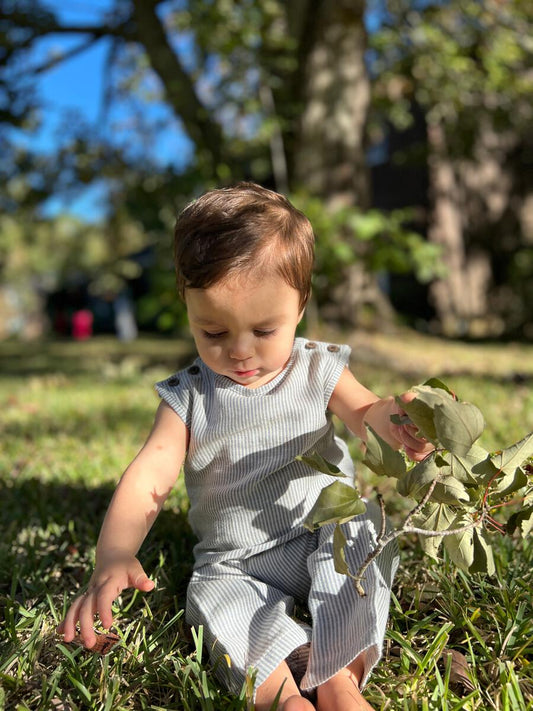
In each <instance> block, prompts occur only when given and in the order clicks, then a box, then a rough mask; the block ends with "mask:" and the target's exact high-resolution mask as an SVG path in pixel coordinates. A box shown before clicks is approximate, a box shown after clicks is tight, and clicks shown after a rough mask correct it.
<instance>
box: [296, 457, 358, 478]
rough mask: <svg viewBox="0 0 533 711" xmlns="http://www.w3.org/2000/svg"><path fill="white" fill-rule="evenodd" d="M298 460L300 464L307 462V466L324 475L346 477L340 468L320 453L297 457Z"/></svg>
mask: <svg viewBox="0 0 533 711" xmlns="http://www.w3.org/2000/svg"><path fill="white" fill-rule="evenodd" d="M296 459H297V460H298V461H300V462H305V464H308V465H309V466H310V467H312V468H313V469H315V470H316V471H318V472H322V474H330V475H331V476H336V477H339V478H341V477H346V474H343V473H342V472H341V470H340V469H339V467H338V466H336V465H335V464H332V463H331V462H328V461H327V460H326V459H324V457H323V456H322V455H320V454H319V453H318V452H313V454H302V455H299V456H297V457H296Z"/></svg>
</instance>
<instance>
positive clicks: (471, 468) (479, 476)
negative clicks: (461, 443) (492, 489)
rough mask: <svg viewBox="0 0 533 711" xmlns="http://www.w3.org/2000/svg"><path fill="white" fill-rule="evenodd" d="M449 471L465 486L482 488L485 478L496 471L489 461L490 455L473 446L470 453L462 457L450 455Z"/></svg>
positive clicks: (484, 450)
mask: <svg viewBox="0 0 533 711" xmlns="http://www.w3.org/2000/svg"><path fill="white" fill-rule="evenodd" d="M450 471H451V473H452V474H453V476H454V477H455V478H456V479H459V481H462V482H463V484H466V485H467V486H482V485H483V483H484V481H485V477H486V476H487V475H488V476H489V478H490V477H491V476H492V475H493V474H494V473H495V471H496V469H495V468H494V465H493V464H492V462H491V461H490V454H489V453H488V452H487V450H486V449H483V447H479V446H478V445H473V446H472V448H471V449H470V451H469V452H468V453H467V454H465V455H464V456H462V457H459V456H457V455H456V454H451V455H450Z"/></svg>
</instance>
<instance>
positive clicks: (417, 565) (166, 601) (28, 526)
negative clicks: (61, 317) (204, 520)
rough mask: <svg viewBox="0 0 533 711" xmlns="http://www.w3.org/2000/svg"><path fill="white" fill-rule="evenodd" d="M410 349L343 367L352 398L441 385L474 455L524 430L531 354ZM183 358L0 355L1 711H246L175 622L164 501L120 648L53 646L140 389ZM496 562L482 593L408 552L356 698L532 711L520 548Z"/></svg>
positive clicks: (526, 586) (382, 485)
mask: <svg viewBox="0 0 533 711" xmlns="http://www.w3.org/2000/svg"><path fill="white" fill-rule="evenodd" d="M416 338H418V337H414V336H411V335H405V334H404V335H402V336H401V337H398V336H397V335H396V336H394V335H393V336H391V337H390V338H389V340H388V341H387V340H384V341H380V342H379V343H375V342H372V343H370V345H369V342H365V349H361V352H360V353H358V352H357V349H355V351H354V352H355V358H354V363H353V366H354V370H355V371H356V372H357V374H358V376H359V378H360V380H361V381H362V382H364V383H365V384H367V385H368V386H369V387H371V388H373V389H375V390H376V391H377V392H379V393H381V394H387V393H390V392H400V391H402V390H404V389H406V388H407V387H408V386H409V385H412V384H415V383H417V382H420V381H422V380H423V379H424V378H426V377H428V376H430V375H441V376H442V377H443V378H444V379H445V381H446V382H447V384H448V385H449V386H450V387H452V389H454V390H455V391H456V392H457V393H458V394H459V396H460V397H461V398H462V399H465V400H470V401H471V402H474V403H475V404H477V405H478V407H480V409H481V410H482V412H483V413H484V414H485V417H486V419H487V429H486V432H485V433H484V435H483V439H484V441H483V444H484V445H485V446H486V447H487V448H490V449H495V448H498V447H500V446H503V445H506V444H510V443H511V442H514V441H516V440H517V439H520V438H521V437H523V436H524V435H525V434H527V433H528V432H529V431H531V430H533V393H532V388H531V373H530V372H529V371H528V370H527V368H528V367H529V366H528V364H533V347H529V348H528V347H526V346H524V347H520V348H519V349H518V351H519V352H518V355H517V356H516V360H512V358H511V359H509V358H508V357H507V354H506V348H507V347H505V346H502V347H500V348H496V347H495V346H491V347H490V349H488V352H487V353H485V351H484V350H482V347H481V346H476V349H477V350H474V353H473V352H472V347H467V346H460V345H459V344H443V343H441V342H437V341H435V340H434V339H426V340H423V341H421V342H418V341H416V340H415V341H413V339H416ZM413 342H415V346H413ZM417 343H418V348H419V350H418V352H419V353H421V354H423V357H421V358H420V360H418V359H417V357H416V353H417V349H416V344H417ZM354 345H355V344H354ZM370 348H373V349H374V351H373V355H372V354H371V353H370V351H369V349H370ZM432 348H434V349H435V350H434V357H433V358H432V357H431V353H432V351H431V349H432ZM452 348H453V350H452V351H451V350H449V349H452ZM447 349H448V350H447ZM189 353H190V346H189V345H188V344H183V343H172V342H169V341H162V340H142V341H140V342H139V343H137V344H134V345H133V346H125V345H124V344H119V343H117V342H116V341H113V340H106V339H97V340H93V341H91V342H89V343H82V344H76V343H69V342H64V343H51V344H43V345H37V346H35V345H28V346H21V345H19V344H15V343H4V344H0V372H1V373H2V375H1V376H0V406H1V411H2V418H1V424H0V436H1V441H2V448H1V450H0V501H1V508H0V517H1V528H0V530H1V532H2V536H1V538H0V608H1V609H0V710H1V709H7V710H10V711H11V709H13V710H17V709H21V710H22V709H29V710H31V711H37V710H41V709H43V710H44V709H58V710H59V709H69V710H70V709H73V710H74V709H95V710H96V709H98V710H102V711H103V710H104V709H109V710H111V709H113V711H114V710H115V709H153V710H154V711H155V710H156V709H176V710H185V711H186V710H188V709H191V710H192V709H216V710H217V711H218V710H222V711H232V710H235V711H237V710H238V709H245V708H246V704H247V702H246V694H245V692H244V691H243V693H242V694H241V698H234V697H231V696H230V695H229V694H228V693H227V692H225V691H224V690H223V689H222V688H221V687H220V686H219V685H218V684H217V683H216V681H215V680H214V678H213V675H212V673H211V670H210V669H209V666H208V665H206V663H205V651H202V649H201V644H200V642H199V640H197V639H194V638H193V637H192V636H191V634H190V632H189V630H188V629H187V626H186V624H185V623H184V620H183V604H184V594H185V589H186V585H187V579H188V576H189V573H190V569H191V563H192V560H191V548H192V545H193V539H192V536H191V533H190V531H189V529H188V526H187V522H186V511H187V501H186V497H185V494H184V492H183V489H182V488H180V487H178V488H177V489H176V490H175V491H174V492H173V494H172V495H171V497H170V498H169V500H168V502H167V504H166V506H165V509H164V510H163V512H162V513H161V515H160V517H159V518H158V520H157V522H156V524H155V526H154V529H153V530H152V532H151V534H150V536H149V538H148V539H147V541H146V543H145V545H144V547H143V549H142V551H141V554H140V555H141V559H142V561H143V564H144V565H145V567H146V569H147V570H148V571H149V573H150V575H151V576H152V577H153V578H154V579H155V581H156V583H157V587H156V590H155V591H153V592H152V593H150V594H147V595H140V594H137V593H133V592H126V593H124V594H123V595H122V597H121V599H120V600H119V601H118V604H117V607H116V621H117V632H118V634H119V636H120V642H119V643H118V644H117V645H116V646H115V647H114V648H113V650H112V651H111V652H110V653H109V654H108V655H107V656H100V655H95V654H92V653H89V652H87V651H85V650H84V649H82V648H79V647H75V646H74V645H65V644H63V643H62V642H61V639H60V638H59V637H58V636H57V635H56V634H55V626H56V625H57V623H58V622H59V620H60V619H61V617H62V615H63V613H64V611H65V609H66V607H67V605H68V601H69V600H70V599H71V598H72V596H73V595H75V594H76V593H77V591H79V590H80V589H81V588H82V587H83V585H84V584H85V583H86V581H87V579H88V577H89V575H90V569H91V565H92V560H93V554H94V545H95V542H96V537H97V535H98V530H99V527H100V524H101V521H102V517H103V515H104V512H105V509H106V506H107V503H108V501H109V499H110V497H111V494H112V492H113V488H114V486H115V483H116V481H117V479H118V477H119V476H120V473H121V471H122V470H123V468H124V467H125V465H126V464H127V463H128V462H129V461H130V460H131V458H132V457H133V456H134V455H135V454H136V452H137V450H138V448H139V446H140V445H141V444H142V442H143V440H144V438H145V436H146V435H147V433H148V431H149V428H150V425H151V421H152V417H153V412H154V410H155V408H156V406H157V398H156V395H155V393H154V392H153V390H152V385H153V383H154V382H155V381H156V380H157V379H159V378H162V377H165V376H166V375H168V374H169V372H171V371H172V370H174V369H176V368H178V367H181V365H183V364H184V363H185V362H186V361H187V358H188V357H189V355H188V354H189ZM391 353H394V362H391V357H390V354H391ZM447 353H448V354H449V356H450V357H449V359H447V357H446V356H447ZM512 353H513V354H515V350H513V351H512ZM483 354H485V355H483ZM514 357H515V356H514V355H513V358H514ZM480 362H482V363H483V367H480ZM459 363H462V364H463V366H462V367H458V364H459ZM505 363H507V364H508V365H507V366H505ZM491 364H493V365H494V368H493V369H491ZM502 364H503V365H502ZM355 451H356V448H355V445H354V452H355ZM361 476H362V484H361V488H362V489H363V493H365V494H367V495H371V496H373V495H374V488H375V487H377V488H379V490H380V491H381V492H382V493H383V494H384V496H385V498H386V500H387V502H388V508H389V510H390V511H391V512H392V516H393V519H394V518H396V517H399V516H400V515H401V513H402V511H403V510H404V508H405V504H404V503H403V502H401V501H398V497H397V496H394V493H393V488H392V484H391V482H390V481H389V480H381V481H377V479H376V478H375V477H374V476H373V475H371V474H370V472H368V471H365V470H364V469H362V471H361ZM495 547H496V563H497V575H496V576H495V577H494V578H485V577H482V576H479V575H474V576H466V575H464V574H463V573H461V572H458V571H457V570H456V569H455V568H453V567H452V566H451V565H450V564H449V562H447V561H442V562H440V563H439V564H436V563H432V562H430V561H428V560H427V559H423V558H422V554H421V552H420V548H419V546H418V544H417V542H416V540H414V539H412V538H406V539H405V540H403V543H402V566H401V569H400V572H399V574H398V577H397V580H396V585H395V595H394V599H393V605H392V612H391V619H390V625H389V633H388V636H387V640H386V645H385V650H384V652H385V654H384V658H383V660H382V661H381V663H380V664H379V665H378V667H377V668H376V670H375V671H374V673H373V675H372V677H371V680H370V683H369V684H368V686H367V688H366V691H365V695H366V697H367V698H368V700H369V702H370V703H371V704H372V705H373V706H374V707H375V708H377V709H391V710H396V709H398V710H400V709H401V710H403V709H405V710H410V709H413V710H414V709H441V710H442V711H451V710H452V709H501V710H502V711H507V710H509V711H517V710H519V709H533V702H532V701H531V699H532V698H533V667H532V660H533V656H532V654H533V619H532V615H531V590H532V587H533V580H532V572H531V571H532V569H533V560H532V558H533V553H532V550H533V547H532V545H531V543H530V541H525V542H523V541H520V540H518V539H510V538H505V539H503V538H502V539H501V540H498V541H497V542H496V544H495ZM443 649H454V650H458V651H460V652H462V653H463V654H464V655H465V656H466V658H467V660H468V664H469V668H470V673H471V677H472V681H473V689H472V690H471V691H468V690H467V689H465V688H463V687H462V686H460V685H458V684H457V683H456V682H455V681H454V674H453V670H452V669H451V667H450V665H449V664H446V662H445V656H446V655H443V654H442V651H443Z"/></svg>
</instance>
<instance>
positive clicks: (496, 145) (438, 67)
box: [369, 0, 533, 336]
mask: <svg viewBox="0 0 533 711" xmlns="http://www.w3.org/2000/svg"><path fill="white" fill-rule="evenodd" d="M378 4H379V7H380V8H381V11H382V12H383V16H384V23H383V25H382V27H381V28H380V30H379V31H378V32H376V33H373V34H372V35H371V36H370V45H371V56H372V63H371V71H372V75H373V92H374V93H373V104H372V111H371V121H370V131H369V133H370V135H371V136H373V139H374V140H375V141H378V142H379V141H383V140H384V139H385V138H386V136H387V133H388V131H389V130H390V127H393V130H395V131H399V132H405V131H408V130H411V131H415V132H416V128H415V127H416V117H417V116H418V117H420V115H422V116H423V124H424V126H423V128H422V131H421V132H420V130H419V132H418V140H419V144H420V147H421V148H422V151H423V153H424V160H425V162H426V164H427V165H428V166H429V171H430V190H431V194H430V197H431V198H432V200H433V207H436V201H437V200H438V199H439V195H438V194H437V193H436V186H435V182H436V180H437V178H436V177H435V175H432V170H433V171H435V170H438V168H439V165H441V166H442V165H443V164H444V163H446V168H448V169H449V172H448V173H447V175H448V176H449V177H450V182H449V184H448V186H447V191H448V192H447V193H446V194H443V193H441V197H442V198H443V199H444V200H448V206H452V208H453V209H454V212H455V214H454V216H453V217H451V218H450V216H449V214H448V219H449V220H450V222H451V221H452V220H455V221H456V223H457V222H459V223H460V226H459V228H456V229H457V232H458V234H459V237H460V239H461V240H462V248H461V249H462V251H463V255H464V257H463V258H464V266H465V273H464V274H462V275H461V277H462V279H461V277H459V275H455V276H456V277H458V278H457V279H456V282H455V283H456V286H455V288H457V289H458V288H460V284H461V281H462V282H463V284H464V283H465V282H466V281H467V279H468V273H469V268H468V262H469V260H470V258H472V259H473V260H476V259H478V257H479V255H480V254H483V255H486V258H485V262H484V263H485V264H486V265H487V268H488V272H489V273H488V283H487V285H486V286H485V289H486V292H485V293H484V294H483V295H482V296H483V298H484V308H485V315H488V314H493V315H497V316H498V317H499V319H500V324H501V328H502V330H503V331H506V332H507V333H508V334H515V335H517V334H522V335H523V334H527V333H529V335H530V336H531V335H532V334H533V308H532V304H533V291H532V289H533V287H532V284H533V180H532V175H533V174H532V172H531V165H532V158H533V142H532V133H531V123H532V119H533V102H532V100H531V97H532V96H533V39H532V38H533V4H532V3H531V2H529V1H528V0H508V1H505V2H502V1H501V0H487V1H486V2H479V0H461V2H458V1H456V0H451V1H449V2H428V3H420V4H413V3H412V2H409V0H384V2H383V3H378ZM387 127H389V128H387ZM424 131H425V134H424ZM437 138H438V141H437V140H436V139H437ZM409 151H410V152H411V155H412V154H413V151H414V146H413V145H410V146H409V147H408V148H405V147H404V149H403V152H401V151H399V152H398V155H397V156H396V160H397V161H399V162H406V161H409ZM419 155H420V150H419ZM393 160H394V157H393ZM437 207H438V206H437ZM437 212H438V210H435V213H434V214H433V215H432V216H431V218H430V229H429V236H430V239H431V238H432V237H431V235H432V227H435V224H436V222H437V220H440V223H439V224H437V225H436V229H435V230H434V233H435V234H437V233H438V239H440V240H441V241H442V242H443V243H444V250H445V252H446V251H448V250H449V251H451V250H452V249H453V247H452V245H451V240H452V239H453V238H452V237H450V238H449V239H450V243H449V244H446V239H447V237H448V235H449V234H450V233H451V232H453V225H450V224H446V223H445V221H444V218H443V217H442V215H443V212H442V211H441V212H440V213H439V215H440V216H438V215H437V214H436V213H437ZM455 239H457V236H456V237H455ZM452 278H453V275H451V276H450V281H451V279H452ZM450 288H452V287H450ZM455 300H456V301H457V302H459V304H460V303H461V294H460V293H459V295H458V296H456V299H455ZM452 301H453V299H452ZM466 301H468V299H467V298H466V296H465V297H464V302H466ZM448 308H449V306H448ZM438 315H439V316H440V317H441V318H442V317H443V314H442V313H440V314H438ZM482 315H483V314H482Z"/></svg>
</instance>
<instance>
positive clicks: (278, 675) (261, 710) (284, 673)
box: [255, 662, 315, 711]
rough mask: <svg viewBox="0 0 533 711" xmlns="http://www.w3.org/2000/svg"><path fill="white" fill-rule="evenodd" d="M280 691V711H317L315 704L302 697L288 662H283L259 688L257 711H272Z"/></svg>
mask: <svg viewBox="0 0 533 711" xmlns="http://www.w3.org/2000/svg"><path fill="white" fill-rule="evenodd" d="M280 689H281V695H280V698H279V705H278V710H279V711H315V707H314V706H313V704H312V703H311V702H310V701H307V699H304V698H303V696H301V695H300V691H299V689H298V686H297V685H296V682H295V681H294V677H293V676H292V674H291V671H290V669H289V667H288V666H287V662H282V663H281V664H280V665H279V667H277V669H275V670H274V671H273V672H272V674H271V675H270V676H269V677H268V678H267V679H265V681H264V682H263V683H262V684H261V685H260V686H259V687H258V688H257V692H256V696H255V709H256V711H270V708H271V707H272V704H273V703H274V699H275V698H276V696H277V695H278V693H279V690H280Z"/></svg>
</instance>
